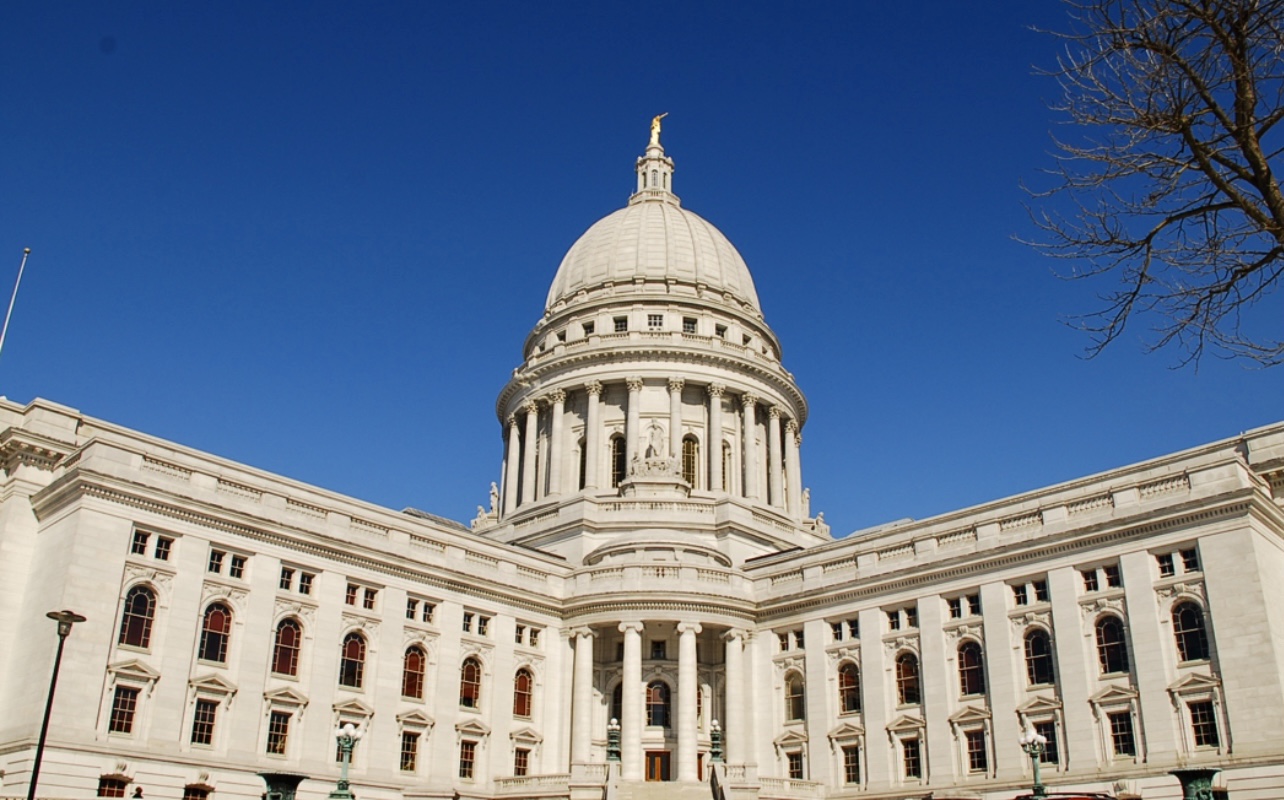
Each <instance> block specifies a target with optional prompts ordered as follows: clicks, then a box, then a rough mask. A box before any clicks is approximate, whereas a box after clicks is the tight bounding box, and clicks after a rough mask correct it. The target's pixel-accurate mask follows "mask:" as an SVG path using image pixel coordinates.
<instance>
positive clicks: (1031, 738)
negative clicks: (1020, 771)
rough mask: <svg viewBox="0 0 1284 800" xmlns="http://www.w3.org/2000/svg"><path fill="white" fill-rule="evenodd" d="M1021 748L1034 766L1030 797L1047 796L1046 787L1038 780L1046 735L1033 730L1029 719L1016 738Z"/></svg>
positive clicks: (1046, 741) (1046, 743)
mask: <svg viewBox="0 0 1284 800" xmlns="http://www.w3.org/2000/svg"><path fill="white" fill-rule="evenodd" d="M1017 742H1019V743H1020V745H1021V749H1022V750H1024V751H1025V754H1026V755H1028V756H1029V757H1030V765H1031V766H1032V767H1033V768H1034V787H1033V792H1032V793H1031V794H1030V797H1032V798H1036V800H1037V799H1038V798H1043V797H1047V796H1048V787H1046V786H1044V785H1043V781H1041V780H1039V761H1040V759H1041V758H1042V757H1043V754H1044V752H1045V751H1046V750H1047V749H1048V737H1046V736H1043V735H1041V734H1039V733H1037V732H1035V730H1034V726H1033V725H1031V724H1030V722H1029V721H1027V722H1026V723H1025V730H1024V731H1022V732H1021V738H1020V739H1017Z"/></svg>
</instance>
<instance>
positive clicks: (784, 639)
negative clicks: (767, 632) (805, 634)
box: [776, 633, 789, 653]
mask: <svg viewBox="0 0 1284 800" xmlns="http://www.w3.org/2000/svg"><path fill="white" fill-rule="evenodd" d="M776 638H778V639H779V640H780V652H782V653H783V652H785V651H786V650H788V649H789V634H787V633H778V634H776Z"/></svg>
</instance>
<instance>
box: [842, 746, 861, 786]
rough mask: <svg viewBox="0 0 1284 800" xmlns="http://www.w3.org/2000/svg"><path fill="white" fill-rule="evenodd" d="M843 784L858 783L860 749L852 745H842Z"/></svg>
mask: <svg viewBox="0 0 1284 800" xmlns="http://www.w3.org/2000/svg"><path fill="white" fill-rule="evenodd" d="M843 783H846V784H848V785H855V784H858V783H860V748H859V747H857V746H856V745H854V744H847V745H843Z"/></svg>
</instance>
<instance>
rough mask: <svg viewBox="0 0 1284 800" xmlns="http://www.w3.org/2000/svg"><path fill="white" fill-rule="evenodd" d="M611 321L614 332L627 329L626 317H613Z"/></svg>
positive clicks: (622, 331) (627, 321)
mask: <svg viewBox="0 0 1284 800" xmlns="http://www.w3.org/2000/svg"><path fill="white" fill-rule="evenodd" d="M611 323H612V325H613V328H614V330H615V332H616V333H624V332H625V331H627V330H628V329H629V318H628V317H615V318H614V319H612V320H611Z"/></svg>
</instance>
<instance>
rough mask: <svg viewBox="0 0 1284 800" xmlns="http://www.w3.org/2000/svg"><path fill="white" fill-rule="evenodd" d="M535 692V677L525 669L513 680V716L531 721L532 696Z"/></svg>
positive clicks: (518, 672)
mask: <svg viewBox="0 0 1284 800" xmlns="http://www.w3.org/2000/svg"><path fill="white" fill-rule="evenodd" d="M534 691H535V676H534V675H532V674H531V671H530V670H528V669H526V668H525V667H523V668H522V669H519V670H517V676H516V677H515V678H514V679H513V716H514V717H522V718H524V719H530V716H531V696H532V695H533V694H534Z"/></svg>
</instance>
